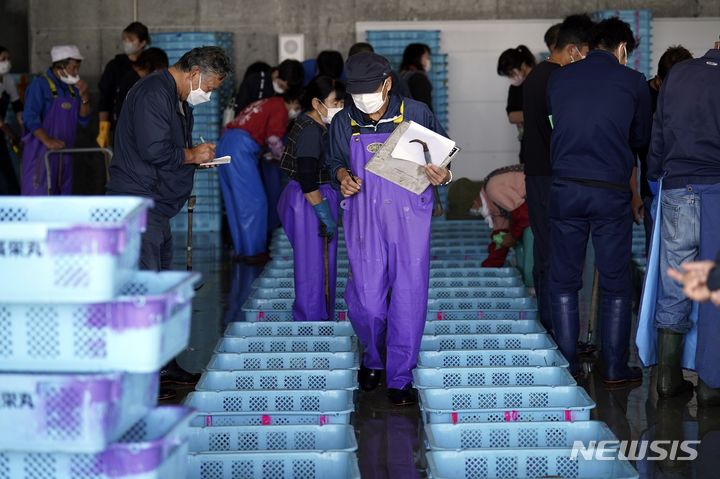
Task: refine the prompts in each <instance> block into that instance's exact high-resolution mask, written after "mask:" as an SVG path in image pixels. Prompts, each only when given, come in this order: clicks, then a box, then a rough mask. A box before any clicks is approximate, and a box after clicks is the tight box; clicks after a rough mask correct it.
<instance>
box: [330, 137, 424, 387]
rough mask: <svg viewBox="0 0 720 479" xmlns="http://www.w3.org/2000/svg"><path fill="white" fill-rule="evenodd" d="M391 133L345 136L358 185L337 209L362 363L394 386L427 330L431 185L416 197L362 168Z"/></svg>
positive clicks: (406, 374) (400, 383)
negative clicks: (380, 372) (357, 190)
mask: <svg viewBox="0 0 720 479" xmlns="http://www.w3.org/2000/svg"><path fill="white" fill-rule="evenodd" d="M389 136H390V135H389V134H380V133H371V134H360V133H359V132H356V133H354V134H353V136H352V137H351V138H350V168H351V169H352V172H353V174H354V175H356V176H358V177H360V178H361V179H362V190H361V191H360V193H358V194H356V195H355V196H352V197H350V198H347V199H345V200H343V201H342V202H341V207H342V209H343V210H344V215H343V223H344V226H345V243H346V245H347V250H348V259H349V261H350V276H349V278H348V283H347V288H346V290H345V301H346V302H347V306H348V316H349V319H350V321H351V322H352V325H353V329H354V330H355V333H356V334H357V335H358V338H359V340H360V343H361V344H362V346H363V350H364V354H363V365H364V366H365V367H367V368H370V369H385V370H386V374H385V376H386V382H387V387H388V388H397V389H399V388H403V387H405V386H407V385H409V384H410V383H412V370H413V369H414V368H415V366H416V365H417V357H418V352H419V349H420V341H421V339H422V334H423V330H424V329H425V316H426V312H427V300H428V286H429V276H430V221H431V219H432V209H433V199H432V190H431V189H430V188H428V189H426V190H425V191H424V192H423V193H422V194H420V195H416V194H414V193H412V192H410V191H408V190H406V189H404V188H401V187H400V186H398V185H396V184H394V183H391V182H389V181H387V180H384V179H382V178H380V177H379V176H376V175H374V174H372V173H369V172H367V171H365V164H366V163H367V162H368V161H369V160H370V158H372V156H373V152H375V151H376V149H377V147H378V146H380V145H382V143H384V142H385V140H387V139H388V137H389ZM388 293H391V295H390V300H389V301H388ZM383 356H386V364H384V363H383Z"/></svg>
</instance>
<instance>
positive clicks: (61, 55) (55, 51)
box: [50, 45, 85, 63]
mask: <svg viewBox="0 0 720 479" xmlns="http://www.w3.org/2000/svg"><path fill="white" fill-rule="evenodd" d="M50 56H51V57H52V62H53V63H55V62H60V61H63V60H67V59H68V58H72V59H74V60H84V59H85V58H84V57H83V56H82V55H81V54H80V50H79V49H78V47H76V46H75V45H57V46H54V47H52V50H50Z"/></svg>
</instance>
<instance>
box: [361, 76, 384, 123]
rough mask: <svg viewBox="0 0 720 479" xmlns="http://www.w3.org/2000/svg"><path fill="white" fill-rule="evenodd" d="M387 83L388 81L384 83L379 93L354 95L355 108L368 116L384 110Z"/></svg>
mask: <svg viewBox="0 0 720 479" xmlns="http://www.w3.org/2000/svg"><path fill="white" fill-rule="evenodd" d="M386 83H387V80H385V81H384V82H383V86H382V88H381V89H380V91H379V92H376V93H361V94H358V95H352V99H353V102H354V103H355V106H356V107H357V108H358V110H360V111H361V112H363V113H365V114H366V115H372V114H373V113H377V112H378V111H380V108H382V107H383V105H384V104H385V98H384V95H383V91H384V90H385V84H386Z"/></svg>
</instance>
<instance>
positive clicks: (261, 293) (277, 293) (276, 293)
mask: <svg viewBox="0 0 720 479" xmlns="http://www.w3.org/2000/svg"><path fill="white" fill-rule="evenodd" d="M342 290H343V288H339V290H338V292H337V296H338V297H342ZM250 297H251V298H253V299H269V300H270V299H271V300H275V299H285V300H294V299H295V290H294V289H293V288H272V289H269V288H257V289H255V290H254V291H253V292H252V293H251V295H250Z"/></svg>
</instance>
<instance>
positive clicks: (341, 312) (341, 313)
mask: <svg viewBox="0 0 720 479" xmlns="http://www.w3.org/2000/svg"><path fill="white" fill-rule="evenodd" d="M338 318H340V321H345V319H346V318H345V311H340V312H339V313H338Z"/></svg>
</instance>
